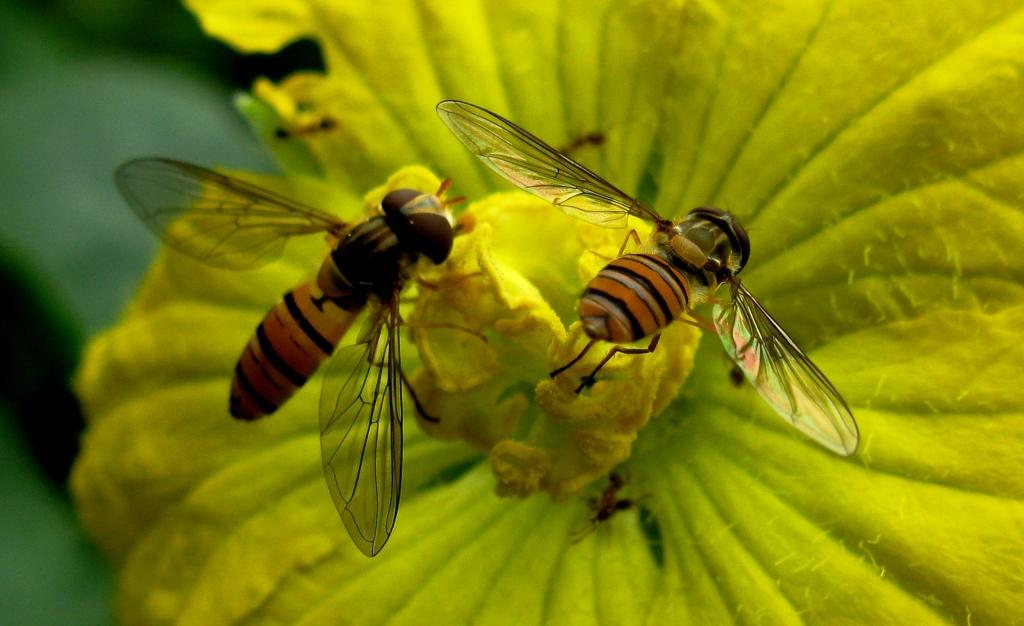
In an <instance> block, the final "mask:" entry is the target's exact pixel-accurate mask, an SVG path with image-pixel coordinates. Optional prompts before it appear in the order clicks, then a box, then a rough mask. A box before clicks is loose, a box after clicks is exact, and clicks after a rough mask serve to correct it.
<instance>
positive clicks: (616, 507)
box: [572, 472, 636, 543]
mask: <svg viewBox="0 0 1024 626" xmlns="http://www.w3.org/2000/svg"><path fill="white" fill-rule="evenodd" d="M625 486H626V479H625V478H623V477H622V476H621V475H619V474H618V473H617V472H612V473H611V474H609V475H608V485H607V486H606V487H605V488H604V491H602V492H601V496H600V497H599V498H589V500H588V502H589V504H590V512H591V513H590V519H588V520H587V521H588V524H587V526H586V527H584V528H583V529H582V530H577V531H574V532H573V533H572V542H573V543H579V542H580V541H582V540H583V538H584V537H586V536H587V535H589V534H590V533H591V532H593V531H594V529H596V528H597V527H598V526H600V525H601V524H602V523H604V522H606V521H608V520H609V519H610V518H611V517H612V516H613V515H615V514H616V513H618V512H619V511H628V510H629V509H632V508H633V507H635V506H636V503H635V502H634V501H632V500H630V499H628V498H619V492H620V491H622V488H623V487H625Z"/></svg>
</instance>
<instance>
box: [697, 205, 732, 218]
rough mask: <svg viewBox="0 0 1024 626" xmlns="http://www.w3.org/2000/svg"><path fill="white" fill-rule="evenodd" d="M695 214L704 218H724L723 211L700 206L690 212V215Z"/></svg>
mask: <svg viewBox="0 0 1024 626" xmlns="http://www.w3.org/2000/svg"><path fill="white" fill-rule="evenodd" d="M694 213H696V214H697V215H703V216H705V217H725V211H723V210H722V209H719V208H718V207H713V206H701V207H697V208H696V209H693V210H692V211H690V215H693V214H694Z"/></svg>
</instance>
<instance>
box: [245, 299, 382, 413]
mask: <svg viewBox="0 0 1024 626" xmlns="http://www.w3.org/2000/svg"><path fill="white" fill-rule="evenodd" d="M313 285H314V283H304V284H302V285H300V286H298V287H296V288H295V289H293V290H292V291H289V292H288V293H286V294H285V295H284V297H283V298H282V299H281V301H279V302H278V303H277V304H276V305H274V308H272V309H270V312H269V313H267V315H266V317H264V318H263V321H262V322H260V325H259V326H257V327H256V332H255V333H254V334H253V337H252V339H250V340H249V343H248V345H246V347H245V350H244V351H243V352H242V356H241V358H239V359H238V364H237V365H236V366H235V376H234V378H233V379H232V381H231V404H230V408H231V415H233V416H234V417H237V418H239V419H244V420H253V419H256V418H258V417H262V416H264V415H269V414H270V413H273V412H274V411H275V410H277V407H279V406H281V405H282V404H283V403H284V401H285V400H287V399H288V398H290V397H291V396H292V394H294V393H295V391H296V390H297V389H298V388H299V387H301V386H302V385H303V384H304V383H305V382H306V380H307V379H308V378H309V377H310V376H312V375H313V373H314V372H316V370H317V368H318V367H320V364H321V363H323V361H324V359H326V358H327V357H329V356H330V355H331V353H332V352H333V351H334V346H336V345H337V344H338V342H339V341H341V338H342V336H344V334H345V332H346V331H347V330H348V329H349V327H350V326H352V322H353V321H354V320H355V318H356V315H358V314H359V311H360V310H362V305H361V304H359V303H355V302H354V303H352V304H351V305H350V306H351V307H352V308H351V309H344V308H340V307H339V306H338V305H337V304H336V303H335V301H331V300H326V299H321V300H319V301H316V300H314V295H313V289H314V287H313Z"/></svg>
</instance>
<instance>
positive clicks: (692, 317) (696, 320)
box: [678, 309, 718, 335]
mask: <svg viewBox="0 0 1024 626" xmlns="http://www.w3.org/2000/svg"><path fill="white" fill-rule="evenodd" d="M686 315H687V317H689V319H687V318H686V317H680V318H678V319H679V321H680V322H682V323H684V324H689V325H690V326H696V327H697V328H699V329H701V330H706V331H708V332H709V333H715V334H716V335H717V334H718V329H717V328H716V327H715V323H714V322H712V321H711V320H709V319H708V318H706V317H704V316H703V315H701V314H700V313H697V312H696V311H694V310H692V309H686Z"/></svg>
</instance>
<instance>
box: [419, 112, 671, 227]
mask: <svg viewBox="0 0 1024 626" xmlns="http://www.w3.org/2000/svg"><path fill="white" fill-rule="evenodd" d="M437 114H438V115H440V116H441V120H442V121H444V123H445V124H446V125H447V126H448V128H449V129H450V130H451V131H452V132H453V133H454V134H455V136H456V137H458V139H459V141H461V142H462V143H463V144H464V145H465V146H466V147H467V148H469V151H470V152H472V153H473V154H475V155H476V156H477V157H479V158H480V159H481V160H482V161H483V162H484V163H486V164H487V165H488V166H489V167H490V168H491V169H493V170H494V171H495V172H497V173H498V174H501V175H502V176H504V177H505V178H507V179H508V180H510V181H511V182H512V183H513V184H514V185H516V186H518V187H519V188H521V189H524V190H526V191H529V192H530V193H532V194H534V195H536V196H539V197H541V198H543V199H545V200H547V201H549V202H551V203H552V204H554V205H555V206H557V207H558V208H560V209H562V210H563V211H565V212H566V213H568V214H569V215H572V216H573V217H577V218H579V219H582V220H585V221H587V222H591V223H593V224H597V225H599V226H605V227H608V228H624V227H625V226H626V218H627V216H630V215H633V216H635V217H639V218H641V219H645V220H649V221H651V222H656V223H662V222H665V220H664V219H663V218H662V217H661V216H660V215H658V214H657V213H656V212H655V211H654V210H653V209H651V208H649V207H647V206H645V205H644V204H642V203H641V202H640V201H639V200H636V199H634V198H632V197H630V196H629V195H627V194H626V193H625V192H623V191H622V190H620V189H619V188H617V187H616V186H615V185H612V184H611V183H609V182H608V181H606V180H605V179H603V178H601V177H600V176H598V175H597V174H595V173H594V172H592V171H590V170H589V169H587V168H586V167H584V166H582V165H580V164H579V163H577V162H576V161H573V160H572V159H570V158H569V157H567V156H565V155H564V154H562V153H561V152H559V151H558V150H556V149H554V148H552V147H551V146H549V145H548V144H546V143H544V141H542V140H541V139H539V138H537V137H536V136H534V135H533V134H532V133H530V132H529V131H527V130H525V129H523V128H521V127H520V126H518V125H516V124H514V123H512V122H510V121H509V120H507V119H505V118H503V117H501V116H500V115H498V114H497V113H492V112H490V111H488V110H487V109H484V108H481V107H478V106H476V105H475V104H469V103H468V102H461V101H459V100H444V101H442V102H440V103H439V104H438V105H437Z"/></svg>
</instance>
